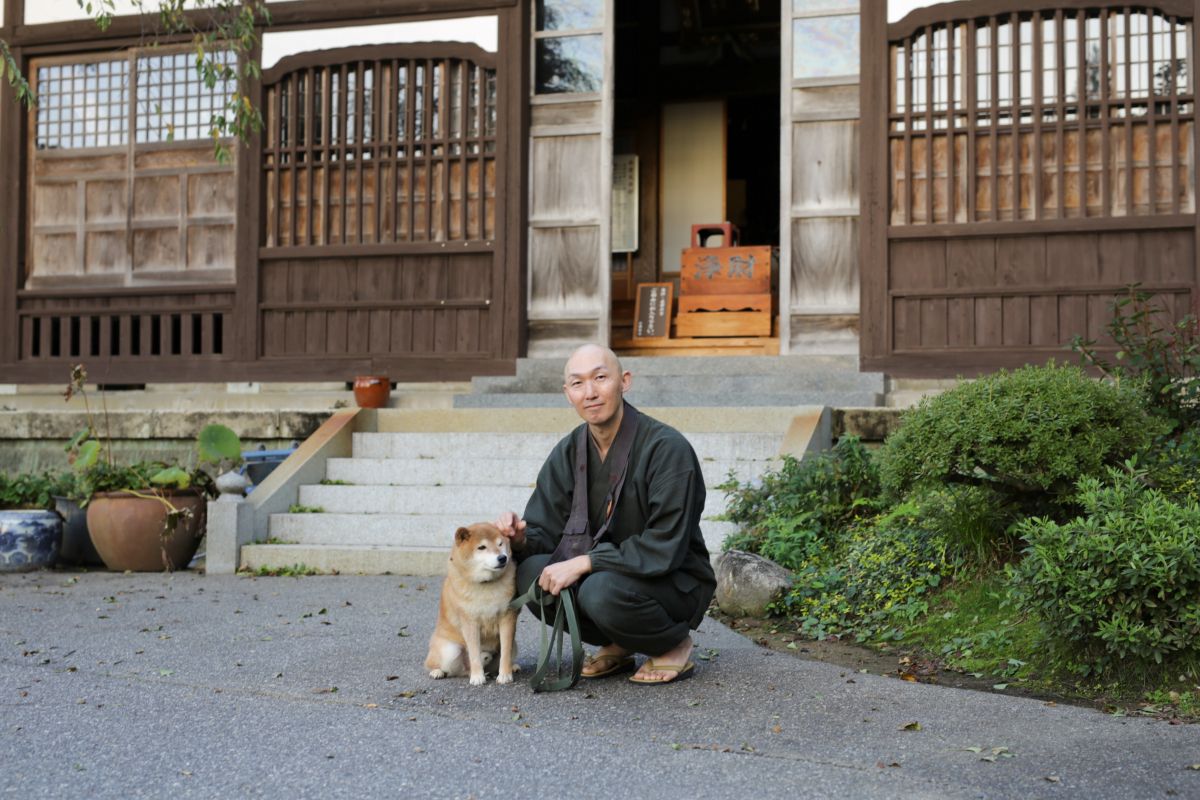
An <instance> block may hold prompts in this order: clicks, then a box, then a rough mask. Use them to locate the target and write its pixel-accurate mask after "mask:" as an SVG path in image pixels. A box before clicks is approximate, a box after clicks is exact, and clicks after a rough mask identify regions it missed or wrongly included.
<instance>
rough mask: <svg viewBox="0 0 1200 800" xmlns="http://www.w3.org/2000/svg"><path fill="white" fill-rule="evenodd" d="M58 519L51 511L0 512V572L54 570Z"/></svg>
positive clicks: (59, 532) (59, 543)
mask: <svg viewBox="0 0 1200 800" xmlns="http://www.w3.org/2000/svg"><path fill="white" fill-rule="evenodd" d="M61 546H62V517H60V516H59V515H58V514H57V513H55V512H53V511H0V572H26V571H28V570H33V569H41V568H43V567H51V566H54V562H55V561H57V560H58V550H59V548H60V547H61Z"/></svg>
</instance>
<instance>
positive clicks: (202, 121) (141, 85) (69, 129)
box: [33, 50, 236, 150]
mask: <svg viewBox="0 0 1200 800" xmlns="http://www.w3.org/2000/svg"><path fill="white" fill-rule="evenodd" d="M211 58H212V59H213V60H214V61H215V62H217V63H218V64H222V65H228V66H233V64H234V61H235V59H236V56H234V55H233V54H232V53H227V52H216V53H213V54H211ZM36 75H37V83H36V88H37V94H38V106H37V108H36V109H35V111H34V112H33V113H34V115H35V142H34V147H35V148H36V149H37V150H65V149H88V148H104V147H123V146H125V145H126V144H128V143H129V131H130V130H133V131H136V141H137V142H138V143H139V144H140V143H147V142H151V143H152V142H165V141H188V140H197V139H207V138H209V137H210V135H211V131H212V123H213V119H214V117H216V116H218V115H220V114H221V113H223V112H224V110H225V106H226V103H227V102H228V100H229V97H230V95H231V94H232V92H233V90H234V88H235V87H234V85H233V82H232V81H222V80H218V81H217V82H216V85H215V86H214V87H213V88H211V89H210V88H209V87H208V86H207V85H206V84H205V82H204V80H203V78H202V77H201V76H200V74H199V73H197V71H196V57H195V53H194V52H192V51H188V52H159V51H157V50H155V51H129V52H128V53H125V54H122V55H119V56H116V57H112V56H108V57H102V58H88V59H86V60H82V61H80V60H72V61H63V62H54V61H44V62H40V63H39V66H38V67H37V70H36Z"/></svg>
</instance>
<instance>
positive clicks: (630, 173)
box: [612, 155, 638, 253]
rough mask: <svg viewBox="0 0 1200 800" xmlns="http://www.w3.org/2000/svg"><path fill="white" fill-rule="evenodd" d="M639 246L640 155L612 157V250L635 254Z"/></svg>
mask: <svg viewBox="0 0 1200 800" xmlns="http://www.w3.org/2000/svg"><path fill="white" fill-rule="evenodd" d="M637 249H638V157H637V156H631V155H615V156H613V167H612V251H613V252H614V253H634V252H637Z"/></svg>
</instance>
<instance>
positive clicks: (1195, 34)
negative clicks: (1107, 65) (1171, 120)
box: [1172, 0, 1200, 316]
mask: <svg viewBox="0 0 1200 800" xmlns="http://www.w3.org/2000/svg"><path fill="white" fill-rule="evenodd" d="M1197 23H1200V0H1193V3H1192V46H1191V51H1192V53H1200V31H1198V30H1196V24H1197ZM1194 70H1195V61H1194V57H1193V60H1192V62H1191V63H1189V65H1188V73H1189V75H1188V78H1189V79H1190V80H1191V82H1192V93H1193V94H1195V91H1196V89H1195V86H1196V76H1195V74H1194ZM1192 111H1193V113H1192V117H1193V121H1192V143H1193V144H1192V187H1193V189H1192V193H1193V195H1195V193H1196V191H1197V189H1198V188H1200V119H1197V118H1196V114H1195V105H1194V104H1193V109H1192ZM1176 113H1178V112H1176ZM1172 146H1173V147H1177V146H1178V145H1175V144H1173V145H1172ZM1192 202H1193V208H1192V213H1193V219H1195V214H1196V211H1197V208H1196V201H1195V199H1193V201H1192ZM1193 225H1194V227H1193V234H1192V236H1193V241H1194V242H1195V245H1194V246H1193V248H1192V269H1193V272H1192V275H1193V279H1192V313H1193V314H1195V315H1197V316H1200V221H1197V222H1193Z"/></svg>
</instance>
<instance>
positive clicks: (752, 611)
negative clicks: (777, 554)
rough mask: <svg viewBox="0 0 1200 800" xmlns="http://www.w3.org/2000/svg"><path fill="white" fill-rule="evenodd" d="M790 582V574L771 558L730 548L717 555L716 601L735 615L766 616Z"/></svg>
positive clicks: (723, 608) (726, 610) (723, 609)
mask: <svg viewBox="0 0 1200 800" xmlns="http://www.w3.org/2000/svg"><path fill="white" fill-rule="evenodd" d="M791 585H792V574H791V573H790V572H788V571H787V570H786V569H784V568H783V567H781V566H779V565H778V564H776V563H775V562H774V561H771V560H770V559H766V558H763V557H762V556H756V555H754V554H753V553H744V552H742V551H741V550H729V551H727V552H725V553H722V554H721V556H720V557H719V558H718V559H717V605H718V606H720V607H721V610H722V611H724V612H725V613H726V614H732V615H733V616H738V617H762V616H766V613H767V606H768V605H769V604H770V603H771V602H772V601H774V600H776V599H777V598H778V597H779V595H780V594H782V593H783V592H786V591H787V590H788V588H790V587H791Z"/></svg>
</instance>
